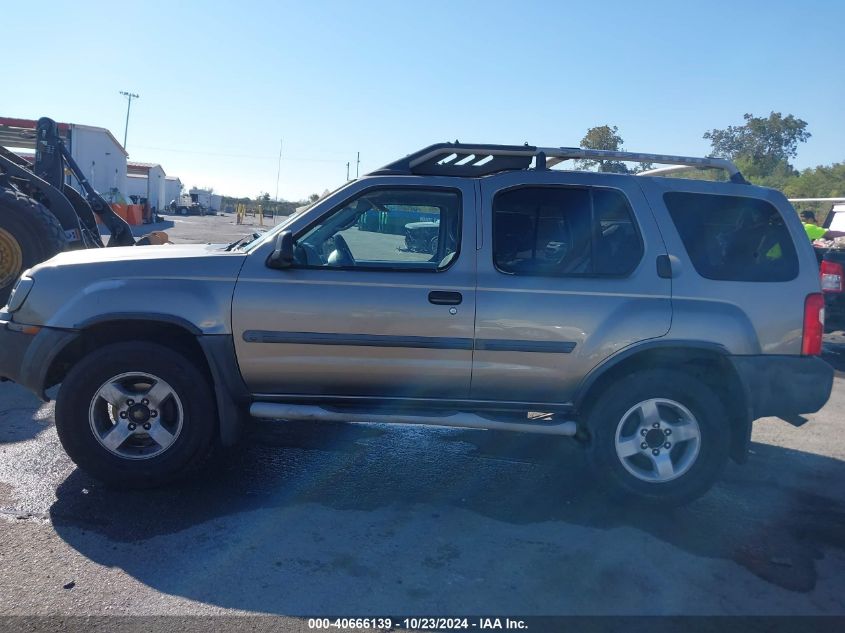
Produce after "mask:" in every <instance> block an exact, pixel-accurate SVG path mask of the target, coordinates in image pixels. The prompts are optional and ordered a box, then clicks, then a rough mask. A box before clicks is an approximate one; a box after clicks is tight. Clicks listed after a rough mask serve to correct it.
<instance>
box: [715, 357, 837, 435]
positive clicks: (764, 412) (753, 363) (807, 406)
mask: <svg viewBox="0 0 845 633" xmlns="http://www.w3.org/2000/svg"><path fill="white" fill-rule="evenodd" d="M731 362H732V363H733V365H734V368H735V369H736V371H737V374H738V375H739V376H740V378H741V380H742V382H743V386H744V388H745V392H746V397H747V399H748V403H749V408H750V409H751V414H752V419H754V420H756V419H757V418H764V417H768V416H776V417H790V416H795V415H800V414H802V413H815V412H816V411H818V410H819V409H821V408H822V407H823V406H824V405H825V403H826V402H827V400H828V398H830V392H831V390H832V389H833V367H831V366H830V365H828V364H827V363H826V362H825V361H823V360H822V359H821V358H818V357H816V356H775V355H761V356H732V357H731Z"/></svg>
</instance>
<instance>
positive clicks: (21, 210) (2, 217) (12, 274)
mask: <svg viewBox="0 0 845 633" xmlns="http://www.w3.org/2000/svg"><path fill="white" fill-rule="evenodd" d="M65 249H67V238H66V237H65V232H64V229H63V228H62V225H61V224H60V223H59V221H58V220H57V219H56V216H54V215H53V214H52V213H50V211H49V210H48V209H47V208H46V207H45V206H44V205H42V204H39V203H38V202H36V201H35V200H33V199H32V198H29V197H27V196H25V195H23V194H22V193H20V192H18V191H16V190H15V189H11V188H9V189H6V188H2V189H0V306H3V305H5V303H6V300H7V299H8V298H9V293H10V292H11V291H12V287H13V286H14V285H15V281H17V279H18V277H20V275H21V273H22V272H23V271H25V270H27V269H28V268H31V267H32V266H35V265H36V264H38V263H40V262H43V261H45V260H48V259H50V258H51V257H53V255H56V254H57V253H61V252H62V251H64V250H65Z"/></svg>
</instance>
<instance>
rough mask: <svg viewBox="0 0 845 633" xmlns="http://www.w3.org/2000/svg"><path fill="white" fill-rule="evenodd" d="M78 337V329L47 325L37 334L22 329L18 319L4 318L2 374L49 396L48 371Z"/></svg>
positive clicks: (1, 328)
mask: <svg viewBox="0 0 845 633" xmlns="http://www.w3.org/2000/svg"><path fill="white" fill-rule="evenodd" d="M4 316H5V315H4ZM75 337H76V332H73V331H67V330H57V329H54V328H46V327H44V328H41V329H40V330H39V331H38V332H37V333H36V334H27V333H25V332H23V331H18V330H17V329H16V326H15V324H14V323H12V322H10V321H8V320H0V378H5V379H7V380H12V381H14V382H16V383H18V384H19V385H22V386H24V387H26V388H27V389H29V390H30V391H32V392H33V393H35V394H36V395H37V396H38V397H39V398H41V399H42V400H47V396H46V394H45V393H44V391H45V389H46V387H47V385H45V382H46V379H47V371H48V370H49V369H50V365H51V364H52V363H53V361H54V360H55V358H56V356H58V354H59V352H61V351H62V349H64V347H65V346H66V345H67V344H68V343H69V342H70V341H72V340H73V339H74V338H75Z"/></svg>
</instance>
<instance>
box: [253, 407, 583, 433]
mask: <svg viewBox="0 0 845 633" xmlns="http://www.w3.org/2000/svg"><path fill="white" fill-rule="evenodd" d="M249 413H250V415H251V416H252V417H254V418H261V419H264V420H306V421H314V422H352V423H365V422H379V423H382V424H423V425H429V426H452V427H457V428H464V429H484V430H489V431H519V432H522V433H541V434H545V435H565V436H573V435H575V432H576V431H577V430H578V429H577V426H576V424H575V422H572V421H569V420H567V421H554V422H539V421H538V422H527V421H526V422H504V421H501V420H493V419H490V418H485V417H483V416H480V415H478V414H476V413H467V412H458V413H451V414H447V415H430V414H426V413H410V412H399V413H361V412H360V411H331V410H329V409H324V408H322V407H317V406H314V405H308V404H285V403H279V402H254V403H253V404H252V406H250V408H249Z"/></svg>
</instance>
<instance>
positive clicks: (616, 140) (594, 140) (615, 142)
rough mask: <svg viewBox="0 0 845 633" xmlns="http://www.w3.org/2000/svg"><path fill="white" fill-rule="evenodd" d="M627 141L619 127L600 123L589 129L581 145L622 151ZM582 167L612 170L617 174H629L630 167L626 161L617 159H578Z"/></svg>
mask: <svg viewBox="0 0 845 633" xmlns="http://www.w3.org/2000/svg"><path fill="white" fill-rule="evenodd" d="M624 142H625V141H624V140H623V139H622V137H621V136H620V135H619V128H618V127H616V126H615V125H614V126H612V127H611V126H609V125H599V126H596V127H591V128H590V129H589V130H587V133H586V134H585V135H584V138H582V139H581V147H583V148H584V149H604V150H610V151H613V152H621V151H622V144H623V143H624ZM578 167H579V168H580V169H593V168H596V169H598V171H603V172H611V173H615V174H627V173H628V168H627V167H626V166H625V164H624V163H621V162H619V161H616V160H581V161H578Z"/></svg>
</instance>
